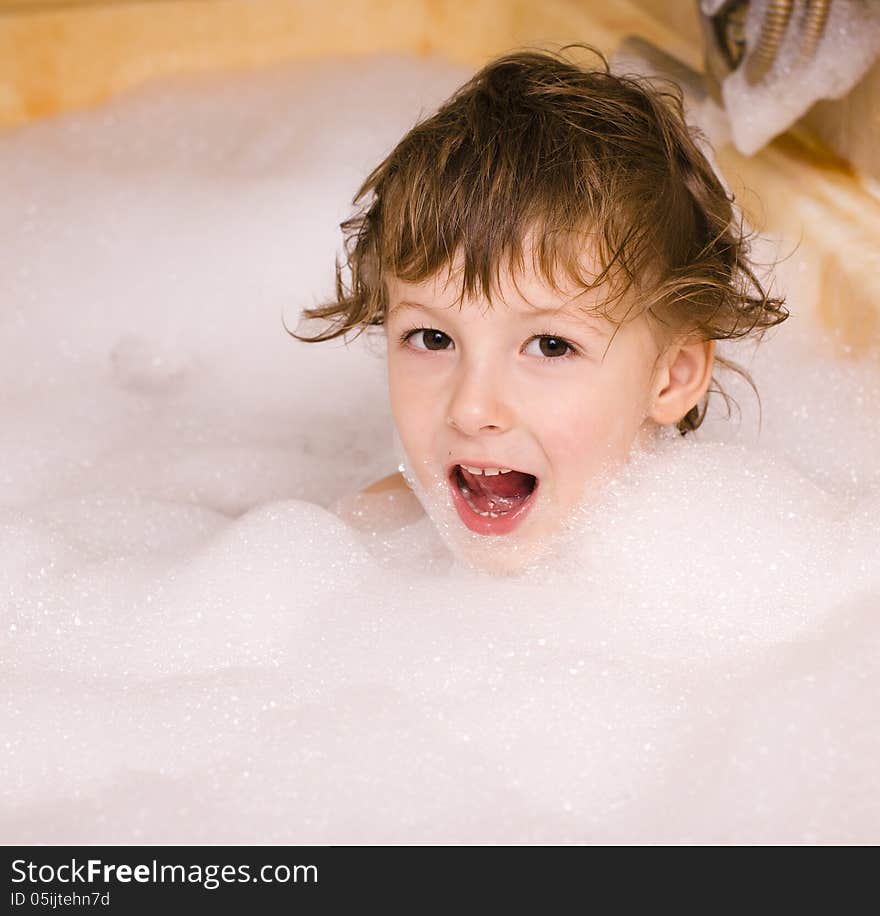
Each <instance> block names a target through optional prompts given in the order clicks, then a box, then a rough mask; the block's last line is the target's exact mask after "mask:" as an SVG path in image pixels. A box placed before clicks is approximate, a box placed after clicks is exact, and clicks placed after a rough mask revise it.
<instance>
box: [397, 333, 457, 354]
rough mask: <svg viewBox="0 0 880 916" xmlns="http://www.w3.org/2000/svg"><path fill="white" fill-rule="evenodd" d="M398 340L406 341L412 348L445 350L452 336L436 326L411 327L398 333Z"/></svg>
mask: <svg viewBox="0 0 880 916" xmlns="http://www.w3.org/2000/svg"><path fill="white" fill-rule="evenodd" d="M400 342H401V343H407V342H408V343H409V345H410V346H411V347H412V348H413V349H414V350H446V349H448V346H449V344H451V343H452V338H451V337H450V336H449V335H448V334H444V333H443V332H442V331H438V330H437V329H436V328H412V330H409V331H405V332H404V333H403V334H401V335H400Z"/></svg>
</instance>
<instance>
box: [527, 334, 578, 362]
mask: <svg viewBox="0 0 880 916" xmlns="http://www.w3.org/2000/svg"><path fill="white" fill-rule="evenodd" d="M533 344H537V345H538V348H537V352H535V350H534V349H531V350H529V348H530V347H532V346H533ZM526 352H527V353H532V354H533V355H534V356H540V357H543V358H544V359H570V358H571V357H572V356H577V355H578V353H577V350H575V348H574V347H573V346H572V345H571V344H570V343H569V342H568V341H567V340H565V339H564V338H562V337H557V336H556V335H555V334H541V335H540V336H538V337H533V338H532V339H531V340H530V341H529V342H528V344H526Z"/></svg>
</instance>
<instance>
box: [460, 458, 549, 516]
mask: <svg viewBox="0 0 880 916" xmlns="http://www.w3.org/2000/svg"><path fill="white" fill-rule="evenodd" d="M458 472H459V473H460V474H461V476H462V479H463V480H464V482H465V484H466V485H467V488H468V490H470V493H469V494H468V495H469V498H470V501H471V503H473V505H475V506H476V507H477V509H478V510H479V511H480V512H499V513H500V512H510V511H511V510H512V509H515V508H516V507H517V506H518V505H520V504H521V503H522V502H524V501H525V500H526V499H527V498H528V496H529V494H530V493H531V492H532V480H533V478H532V477H531V476H530V475H528V474H523V473H521V472H520V471H510V472H509V473H507V474H495V475H493V476H491V477H489V476H486V475H485V474H471V473H469V472H468V471H466V470H465V469H464V468H463V467H461V466H459V469H458Z"/></svg>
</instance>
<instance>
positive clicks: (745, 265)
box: [293, 46, 788, 435]
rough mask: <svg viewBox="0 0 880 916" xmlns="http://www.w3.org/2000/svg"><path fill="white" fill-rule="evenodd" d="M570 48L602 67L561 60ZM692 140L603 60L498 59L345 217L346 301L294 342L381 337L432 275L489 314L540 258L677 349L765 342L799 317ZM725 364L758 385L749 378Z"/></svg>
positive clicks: (339, 276) (672, 102)
mask: <svg viewBox="0 0 880 916" xmlns="http://www.w3.org/2000/svg"><path fill="white" fill-rule="evenodd" d="M573 47H577V48H578V49H580V50H585V51H587V52H589V53H591V54H595V56H596V58H597V59H598V63H597V65H596V66H595V67H592V68H585V67H583V66H580V65H578V64H576V63H574V62H572V61H571V60H569V59H567V58H566V56H565V52H566V51H570V50H571V49H572V48H573ZM698 138H699V135H698V134H697V133H696V132H695V131H693V130H692V129H691V128H689V127H688V125H687V124H686V123H685V116H684V106H683V99H682V94H681V90H680V89H679V88H678V86H676V85H675V84H674V83H671V82H666V81H662V82H661V81H657V80H649V79H646V78H642V77H632V76H620V75H616V74H613V73H611V70H610V68H609V65H608V62H607V61H606V60H605V58H604V57H603V56H602V55H601V54H600V53H599V52H598V51H595V49H592V48H588V47H585V46H568V47H567V48H564V49H563V50H562V51H560V52H556V53H554V52H547V51H532V50H527V51H518V52H515V53H511V54H508V55H505V56H503V57H500V58H498V59H496V60H493V61H492V62H490V63H489V64H487V65H486V66H485V67H483V69H481V70H480V71H479V72H478V73H477V74H476V75H475V76H473V77H472V78H471V79H470V80H469V81H468V82H467V83H465V84H464V85H463V86H462V87H461V88H460V89H458V91H456V92H455V93H454V94H453V95H452V97H451V98H450V99H449V100H448V101H447V102H445V103H444V104H443V105H442V106H441V107H440V109H439V110H438V111H437V112H436V113H435V114H433V115H432V116H431V117H428V118H427V119H425V120H423V121H421V122H420V123H418V124H416V126H415V127H413V128H412V130H410V131H409V133H407V134H406V135H405V136H404V137H403V139H402V140H401V141H400V142H399V143H398V144H397V146H396V147H395V148H394V149H393V150H392V152H391V153H390V154H389V155H388V156H387V157H386V158H385V159H384V160H383V161H382V162H381V163H380V164H379V165H378V166H377V167H376V168H375V169H374V170H373V172H372V173H371V174H370V175H369V176H368V177H367V179H366V181H365V182H364V183H363V185H362V186H361V188H360V189H359V190H358V192H357V194H356V196H355V198H354V200H353V205H354V206H355V207H356V208H357V209H356V212H355V215H353V216H352V217H351V218H350V219H348V220H346V221H345V222H343V223H342V224H341V228H342V231H343V235H344V239H345V248H344V251H345V256H344V258H343V259H342V260H340V259H338V258H337V263H336V297H335V300H334V301H332V302H330V303H328V304H325V305H321V306H318V307H316V308H311V309H306V310H304V313H303V314H304V317H305V318H306V319H321V320H324V321H327V322H329V323H330V326H329V327H327V328H326V329H325V330H323V331H322V332H320V333H318V334H316V335H315V336H311V337H309V336H303V335H300V334H293V336H294V337H297V339H299V340H303V341H307V342H311V343H314V342H319V341H324V340H330V339H332V338H334V337H338V336H340V335H344V334H347V333H348V332H351V331H357V332H358V333H359V332H360V331H362V330H364V329H365V328H367V327H371V326H377V325H379V326H381V325H383V323H384V320H385V314H386V309H387V307H388V297H387V289H386V284H385V279H386V278H387V277H388V276H389V275H391V276H395V277H398V278H400V279H401V280H404V281H407V282H420V281H423V280H426V279H428V278H430V277H432V276H434V275H435V274H437V273H438V272H439V271H442V270H447V271H449V272H450V274H451V272H452V270H453V264H456V265H459V266H458V267H457V268H456V271H457V273H458V274H459V275H460V281H461V293H460V297H459V302H462V301H463V300H464V297H465V296H466V295H467V296H470V297H473V296H482V297H484V298H485V299H486V301H487V302H488V303H489V305H490V306H491V302H492V296H493V290H497V288H498V282H499V277H500V272H501V271H502V269H507V270H510V271H511V274H512V275H513V276H516V275H517V272H522V271H523V269H524V265H525V255H526V253H527V252H526V249H527V248H528V253H529V254H530V255H531V264H532V267H533V269H534V270H535V271H536V272H537V273H538V274H539V275H540V276H541V278H542V279H543V280H544V281H545V282H546V283H547V284H548V285H549V286H550V287H551V288H554V289H556V290H559V289H560V284H559V280H560V278H562V277H565V278H567V279H568V280H569V281H573V282H574V283H575V284H576V286H577V287H578V288H579V287H583V289H584V290H589V289H597V290H600V292H601V293H602V295H601V297H600V302H601V304H600V305H599V306H591V307H590V308H591V311H593V312H594V313H595V312H597V311H599V312H601V314H603V315H604V316H605V317H607V318H610V319H611V320H612V321H614V322H615V324H616V325H617V326H619V325H620V324H621V323H622V322H623V321H625V320H627V319H628V318H629V317H630V316H634V313H635V314H641V313H643V312H647V313H648V314H649V315H650V316H651V317H652V318H653V319H655V321H656V323H657V324H658V325H659V326H660V329H661V331H662V333H663V334H664V335H665V336H666V337H667V339H668V340H672V339H676V338H678V339H691V338H693V337H696V338H697V339H704V340H731V339H736V338H743V337H747V336H753V337H757V338H760V337H761V336H763V334H764V332H765V331H766V330H767V329H768V328H770V327H773V326H775V325H778V324H780V323H781V322H782V321H784V320H785V319H786V318H787V317H788V310H787V309H786V308H785V305H784V302H783V300H782V299H781V298H774V297H772V296H770V295H769V293H768V291H765V289H764V288H763V287H762V285H761V282H760V281H759V279H758V277H757V276H756V273H755V270H754V268H753V266H752V264H751V263H750V261H749V238H748V236H747V235H746V234H745V233H744V231H743V226H742V217H741V216H740V215H738V213H737V211H736V209H735V208H734V206H733V202H734V201H733V196H732V195H730V194H728V192H727V191H726V190H725V188H724V187H723V185H722V184H721V182H720V181H719V179H718V177H717V176H716V174H715V172H714V171H713V169H712V166H711V165H710V164H709V162H708V161H707V159H706V157H705V155H704V154H703V152H702V151H701V150H700V147H699V146H698V143H697V139H698ZM586 245H589V250H590V258H589V259H586V258H585V257H584V252H585V250H586V249H585V246H586ZM587 260H589V266H590V269H589V270H588V269H587V267H586V264H585V262H586V261H587ZM520 275H521V273H520ZM629 293H633V295H628V294H629ZM621 301H625V302H626V303H628V308H627V309H626V313H625V314H624V315H623V317H622V318H621V317H619V316H616V315H615V314H614V313H615V312H616V311H619V310H617V309H616V306H617V304H618V303H619V302H621ZM716 363H717V364H719V365H721V366H724V367H727V368H728V369H731V370H732V371H734V372H736V373H738V374H739V375H741V376H742V377H744V378H745V379H746V380H747V381H748V382H749V383H750V384H751V385H752V388H753V389H754V387H755V386H754V384H753V383H752V380H751V378H750V377H749V375H748V373H747V372H746V371H745V370H743V369H741V368H740V367H738V366H736V365H735V364H734V363H732V362H731V361H729V360H726V359H723V358H722V357H718V356H716ZM712 391H715V392H717V393H718V394H720V395H721V396H722V397H723V398H724V400H725V402H726V403H727V406H728V415H729V414H730V401H731V399H730V398H729V397H728V396H727V395H726V393H725V392H724V390H723V389H722V388H721V387H720V386H719V384H718V382H717V380H716V379H715V377H714V376H713V378H712V385H711V387H710V389H709V392H708V393H707V395H706V397H705V398H703V399H702V401H701V403H700V404H697V405H695V406H694V407H693V408H692V409H691V410H690V411H689V412H688V413H687V414H686V415H685V416H684V417H683V418H682V419H681V420H680V421H679V422H678V424H677V425H678V429H679V431H680V432H681V433H682V434H683V435H684V434H685V433H687V432H689V431H691V430H695V429H696V428H697V427H698V426H699V425H700V424H701V423H702V421H703V419H704V417H705V414H706V407H707V403H708V397H709V394H710V393H711V392H712ZM756 393H757V392H756Z"/></svg>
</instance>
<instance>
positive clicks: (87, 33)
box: [0, 0, 699, 124]
mask: <svg viewBox="0 0 880 916" xmlns="http://www.w3.org/2000/svg"><path fill="white" fill-rule="evenodd" d="M629 32H639V33H641V34H642V35H643V36H644V37H646V38H647V39H648V40H650V41H653V42H655V43H656V44H658V45H660V46H661V47H663V48H665V49H667V50H668V51H670V52H671V53H673V54H675V55H676V56H677V57H679V58H680V59H682V60H685V61H686V62H688V63H691V64H692V65H696V64H697V63H698V60H699V49H698V48H697V47H695V46H693V45H692V44H690V43H689V42H688V41H686V40H684V39H682V38H681V36H679V35H678V34H677V33H676V32H675V31H674V30H673V29H671V28H668V27H666V26H665V25H664V24H663V23H661V22H658V21H656V20H653V19H650V18H646V17H645V16H644V14H642V13H641V12H640V11H639V10H638V8H637V7H635V6H633V4H632V3H631V2H629V0H603V2H590V0H587V2H583V0H531V2H530V0H332V2H323V0H144V2H134V0H129V2H123V0H103V2H98V0H86V2H78V3H76V2H73V0H49V2H47V0H0V123H5V124H15V123H21V122H24V121H27V120H30V119H32V118H37V117H42V116H45V115H48V114H52V113H54V112H57V111H63V110H66V109H69V108H75V107H81V106H86V105H92V104H94V103H96V102H99V101H101V100H102V99H105V98H107V97H108V96H110V95H112V94H114V93H116V92H119V91H121V90H123V89H126V88H128V87H131V86H135V85H137V84H139V83H141V82H143V81H144V80H146V79H149V78H150V77H153V76H158V75H164V74H169V73H179V72H186V71H198V70H230V69H240V68H252V67H259V66H262V65H266V64H271V63H276V62H278V61H283V60H291V59H297V58H309V57H316V56H323V55H329V54H363V53H373V52H381V51H409V52H414V53H419V54H429V53H439V54H443V55H445V56H447V57H449V58H451V59H452V60H455V61H457V62H460V63H463V64H465V65H470V66H473V67H478V66H479V65H480V64H482V63H483V62H484V61H485V60H487V59H488V58H489V57H491V56H493V55H495V54H498V53H500V52H502V51H505V50H508V49H510V48H513V47H517V46H520V45H524V44H529V45H539V46H546V45H558V44H564V43H568V42H572V41H580V42H588V43H591V44H595V45H597V46H598V47H600V48H601V49H603V50H605V51H607V52H610V51H611V50H613V48H614V47H615V46H616V45H617V43H618V42H619V41H620V39H621V38H622V37H624V36H625V35H626V34H628V33H629Z"/></svg>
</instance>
